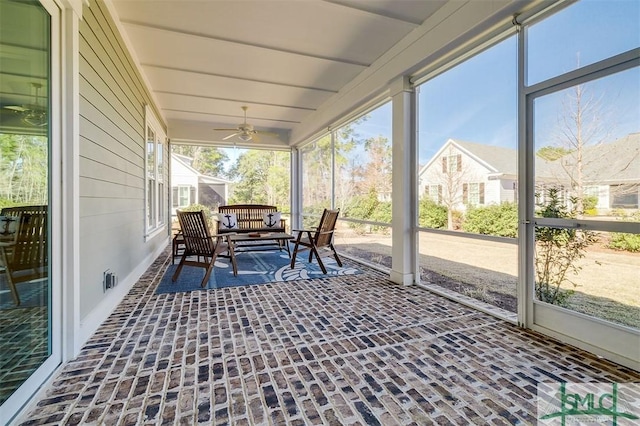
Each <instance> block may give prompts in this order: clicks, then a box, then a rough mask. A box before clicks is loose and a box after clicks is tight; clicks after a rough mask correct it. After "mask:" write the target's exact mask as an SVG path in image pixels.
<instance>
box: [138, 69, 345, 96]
mask: <svg viewBox="0 0 640 426" xmlns="http://www.w3.org/2000/svg"><path fill="white" fill-rule="evenodd" d="M141 66H142V67H150V68H159V69H165V70H170V71H178V72H184V73H191V74H200V75H208V76H211V77H220V78H229V79H233V80H239V81H251V82H254V83H261V84H271V85H274V86H278V87H292V88H295V89H303V90H317V91H319V92H326V93H338V91H337V90H331V89H325V88H322V87H313V86H300V85H298V84H284V83H277V82H275V81H267V80H258V79H253V78H243V77H236V76H233V75H225V74H216V73H210V72H203V71H194V70H187V69H182V68H177V67H167V66H164V65H156V64H150V63H142V64H141Z"/></svg>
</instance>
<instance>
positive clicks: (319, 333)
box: [21, 255, 640, 426]
mask: <svg viewBox="0 0 640 426" xmlns="http://www.w3.org/2000/svg"><path fill="white" fill-rule="evenodd" d="M168 260H169V258H168V257H167V256H166V255H163V256H161V257H160V258H159V259H158V260H157V261H156V262H155V264H154V265H153V266H152V267H151V268H149V270H148V271H147V272H146V274H145V275H144V276H143V277H142V278H141V279H140V281H139V282H138V283H137V284H136V285H135V286H134V288H133V289H132V290H131V292H130V293H129V294H128V296H127V297H126V298H125V300H124V301H123V302H122V304H121V305H120V306H119V307H118V309H117V310H116V311H115V312H114V313H113V314H112V315H111V316H110V317H109V319H108V320H107V321H106V322H105V323H104V324H103V325H102V326H101V327H100V329H99V330H98V332H97V333H96V334H95V335H94V336H93V337H92V338H91V339H90V340H89V341H88V342H87V344H86V345H85V346H84V348H83V349H82V351H81V353H80V355H79V356H78V357H77V358H76V359H74V360H72V361H70V362H68V363H67V364H66V365H64V366H63V367H62V369H61V371H60V373H59V374H58V375H57V377H55V379H54V380H53V382H52V384H51V385H50V386H49V387H48V388H47V389H46V391H45V395H44V396H43V397H42V398H41V399H40V400H39V401H38V402H37V405H36V406H35V407H32V408H33V409H32V410H31V411H29V412H28V413H27V414H26V415H25V416H24V417H23V418H22V419H21V421H22V424H24V425H35V424H52V425H53V424H55V425H61V424H65V425H66V424H104V425H137V424H145V425H146V424H149V425H150V424H168V425H171V424H176V425H177V424H180V425H193V424H216V425H218V424H219V425H223V424H230V425H263V424H264V425H268V424H276V425H280V424H282V425H315V424H317V425H320V424H321V425H340V424H348V425H385V426H386V425H410V424H414V425H428V424H438V425H443V424H456V425H467V424H474V425H480V424H492V425H494V424H495V425H500V424H527V425H528V424H535V420H536V384H537V383H538V382H558V381H569V382H573V381H575V382H585V381H597V382H640V374H639V373H638V372H634V371H633V370H630V369H627V368H623V367H620V366H617V365H616V364H613V363H610V362H608V361H604V360H601V359H599V358H598V357H596V356H594V355H592V354H589V353H587V352H584V351H582V350H579V349H576V348H573V347H570V346H566V345H563V344H560V343H558V342H556V341H554V340H550V339H548V338H546V337H543V336H541V335H539V334H536V333H533V332H529V331H525V330H522V329H519V328H518V327H516V326H514V325H513V324H510V323H508V322H505V321H502V320H500V319H497V318H495V317H492V316H490V315H487V314H483V313H480V312H478V311H475V310H473V309H471V308H468V307H466V306H463V305H461V304H458V303H456V302H453V301H449V300H447V299H445V298H442V297H440V296H437V295H435V294H432V293H430V292H429V291H427V290H424V289H421V288H418V287H416V286H411V287H402V286H398V285H395V284H392V283H391V282H389V281H388V280H387V279H386V276H385V275H384V274H382V273H379V272H377V271H374V270H370V269H367V268H363V267H361V269H363V270H364V273H363V274H361V275H355V276H353V275H352V276H343V277H336V278H323V279H316V280H307V281H297V282H288V283H272V284H267V285H256V286H249V287H235V288H225V289H221V290H209V291H206V290H203V291H195V292H192V293H178V294H162V295H156V294H155V287H156V286H157V283H158V281H159V279H160V277H161V276H162V273H163V272H164V268H165V267H166V265H167V263H168Z"/></svg>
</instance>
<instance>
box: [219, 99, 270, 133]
mask: <svg viewBox="0 0 640 426" xmlns="http://www.w3.org/2000/svg"><path fill="white" fill-rule="evenodd" d="M241 108H242V110H243V111H244V123H242V124H240V125H239V126H238V127H236V128H235V129H213V130H220V131H227V132H234V133H232V134H230V135H228V136H225V137H224V138H222V140H223V141H226V140H228V139H231V138H232V137H234V136H237V137H238V138H239V139H240V140H242V141H244V142H248V141H250V140H252V139H253V140H255V141H258V139H259V138H258V135H272V136H278V134H277V133H274V132H265V131H262V130H256V129H254V128H253V125H252V124H249V123H247V109H249V107H248V106H244V105H243V106H242V107H241Z"/></svg>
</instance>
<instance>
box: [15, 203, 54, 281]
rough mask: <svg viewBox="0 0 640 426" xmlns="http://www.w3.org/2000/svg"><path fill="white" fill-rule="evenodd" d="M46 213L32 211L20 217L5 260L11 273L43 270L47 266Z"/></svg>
mask: <svg viewBox="0 0 640 426" xmlns="http://www.w3.org/2000/svg"><path fill="white" fill-rule="evenodd" d="M47 233H48V227H47V211H46V209H43V210H39V211H37V210H32V211H30V212H29V213H22V215H20V225H19V226H18V230H17V232H16V238H15V244H14V245H12V246H11V255H10V256H9V258H8V259H7V261H8V262H9V265H8V266H9V269H10V270H11V271H13V272H15V271H22V270H27V269H36V268H43V267H46V266H48V264H49V247H48V238H47Z"/></svg>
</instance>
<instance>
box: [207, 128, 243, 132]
mask: <svg viewBox="0 0 640 426" xmlns="http://www.w3.org/2000/svg"><path fill="white" fill-rule="evenodd" d="M213 130H217V131H221V132H237V131H238V128H237V127H234V128H233V129H213Z"/></svg>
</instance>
